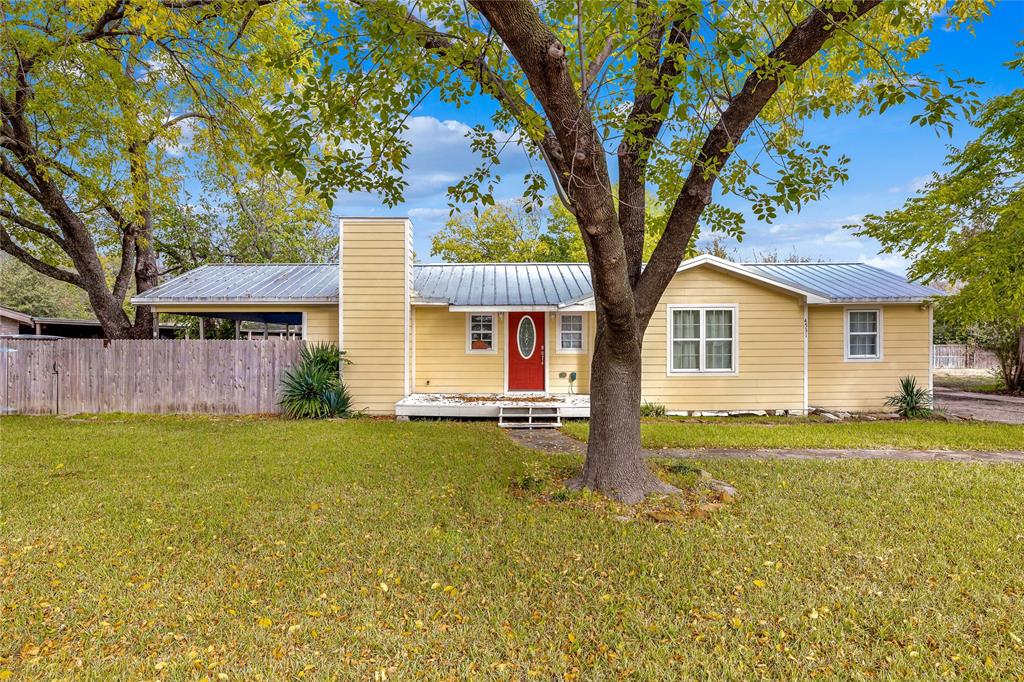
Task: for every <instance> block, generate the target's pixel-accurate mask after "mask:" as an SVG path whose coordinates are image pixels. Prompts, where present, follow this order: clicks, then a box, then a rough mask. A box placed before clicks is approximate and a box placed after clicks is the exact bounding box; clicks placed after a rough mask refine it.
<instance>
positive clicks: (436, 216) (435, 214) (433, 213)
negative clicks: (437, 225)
mask: <svg viewBox="0 0 1024 682" xmlns="http://www.w3.org/2000/svg"><path fill="white" fill-rule="evenodd" d="M450 210H451V209H449V208H448V207H447V206H445V207H444V208H428V207H420V208H412V209H409V217H410V218H414V219H415V218H421V219H423V220H425V221H426V220H431V221H432V220H446V219H447V218H448V213H449V212H450Z"/></svg>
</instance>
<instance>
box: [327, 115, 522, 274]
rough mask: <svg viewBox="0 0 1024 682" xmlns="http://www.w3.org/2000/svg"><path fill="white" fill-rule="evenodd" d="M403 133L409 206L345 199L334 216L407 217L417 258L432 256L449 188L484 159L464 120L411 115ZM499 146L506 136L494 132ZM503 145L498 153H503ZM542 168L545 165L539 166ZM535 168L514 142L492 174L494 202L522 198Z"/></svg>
mask: <svg viewBox="0 0 1024 682" xmlns="http://www.w3.org/2000/svg"><path fill="white" fill-rule="evenodd" d="M407 125H408V130H407V131H406V133H405V134H404V137H405V139H407V140H408V141H409V143H410V151H409V156H408V158H407V159H406V166H407V167H406V170H405V172H404V174H403V177H404V179H405V181H406V183H408V186H407V187H406V190H405V197H404V199H405V201H404V202H403V203H402V204H400V205H398V206H395V207H393V208H391V207H387V206H383V205H382V204H381V202H380V198H379V197H377V196H375V195H371V194H368V193H364V192H360V193H357V194H341V195H339V196H338V197H336V200H335V212H336V213H339V214H342V215H408V216H409V217H410V218H412V219H413V222H414V224H415V229H414V240H415V248H416V252H417V254H419V256H420V257H421V258H425V257H427V256H428V255H429V254H430V237H431V236H432V235H433V234H434V233H435V232H437V231H438V230H439V229H441V228H442V227H443V226H444V223H445V222H446V221H447V219H448V213H449V208H448V201H449V198H448V187H450V186H451V185H453V184H455V183H456V182H458V181H459V180H461V179H462V178H463V177H465V176H466V175H467V174H468V173H471V172H472V171H473V170H475V169H476V168H477V167H478V166H479V165H480V162H481V160H480V157H479V156H478V155H477V154H476V153H475V152H474V151H473V150H472V149H471V148H470V140H469V138H468V137H467V135H468V134H469V133H470V132H471V131H472V127H471V126H470V125H468V124H466V123H464V122H462V121H457V120H451V119H439V118H436V117H434V116H412V117H410V118H409V120H408V121H407ZM495 137H496V138H497V139H498V140H499V142H505V141H506V140H508V136H507V135H506V134H505V133H495ZM500 146H501V145H500V144H499V148H500ZM541 168H542V166H541ZM530 169H531V166H530V163H529V160H528V159H527V156H526V153H525V152H524V151H523V149H522V148H521V147H520V146H519V145H518V144H516V143H515V141H514V140H513V141H511V142H510V143H509V144H507V145H506V146H505V148H504V150H503V151H502V153H501V164H500V165H499V166H497V167H496V168H494V169H493V170H494V172H495V174H497V175H500V176H501V181H500V182H498V183H496V185H495V188H494V194H495V198H496V199H497V198H499V197H505V196H508V197H519V196H521V195H522V177H523V175H524V174H525V173H526V172H528V171H529V170H530Z"/></svg>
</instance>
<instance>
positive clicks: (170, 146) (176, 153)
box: [162, 116, 196, 158]
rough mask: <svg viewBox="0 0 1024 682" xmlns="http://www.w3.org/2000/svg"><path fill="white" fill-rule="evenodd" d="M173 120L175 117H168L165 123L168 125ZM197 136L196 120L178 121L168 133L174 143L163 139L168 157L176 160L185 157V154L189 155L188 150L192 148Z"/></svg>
mask: <svg viewBox="0 0 1024 682" xmlns="http://www.w3.org/2000/svg"><path fill="white" fill-rule="evenodd" d="M172 118H174V117H173V116H168V117H167V118H166V119H164V122H165V123H166V122H167V121H169V120H171V119H172ZM195 135H196V119H194V118H186V119H182V120H180V121H178V122H177V123H175V124H174V126H173V127H172V129H171V130H170V132H169V133H168V136H170V137H172V138H174V141H173V142H171V141H169V140H167V139H162V143H163V147H164V151H165V152H167V154H168V155H170V156H173V157H176V158H181V157H182V156H185V154H187V153H188V148H189V147H190V146H192V141H193V140H194V139H195ZM175 136H176V137H175Z"/></svg>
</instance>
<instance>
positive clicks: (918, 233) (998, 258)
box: [858, 62, 1024, 390]
mask: <svg viewBox="0 0 1024 682" xmlns="http://www.w3.org/2000/svg"><path fill="white" fill-rule="evenodd" d="M1017 65H1018V66H1019V65H1020V62H1018V63H1017ZM974 123H975V125H976V126H977V128H978V131H979V135H978V137H977V138H976V139H974V140H972V141H971V142H969V143H967V144H966V145H964V146H963V147H962V148H959V149H953V150H952V151H951V152H950V153H949V155H948V156H947V157H946V170H944V171H943V172H940V173H935V174H933V175H932V177H931V179H930V180H929V181H928V183H927V184H926V185H925V187H924V188H923V189H922V190H921V191H919V192H918V193H917V195H916V196H914V197H912V198H911V199H909V200H908V201H907V202H906V204H904V205H903V206H902V207H900V208H898V209H896V210H893V211H889V212H888V213H885V214H884V215H881V216H879V215H868V216H866V217H865V218H864V221H863V224H862V225H861V226H860V228H859V231H858V234H861V235H867V236H871V237H874V238H875V239H877V240H879V242H881V244H882V247H883V249H884V251H885V252H887V253H898V254H901V255H903V256H905V257H907V258H909V259H910V260H911V265H910V269H909V275H910V276H911V277H914V278H918V279H921V280H923V281H925V282H936V281H937V282H948V283H949V284H951V285H952V288H953V293H952V295H951V296H949V297H947V298H944V299H943V300H942V301H941V304H940V306H939V312H940V314H941V316H942V319H943V321H944V322H945V323H946V325H948V326H953V327H958V328H960V329H972V328H973V329H974V330H975V333H976V334H978V335H980V336H981V338H982V339H983V340H984V341H985V343H986V345H989V346H990V347H992V348H993V349H994V350H996V351H997V352H1000V354H1001V356H1005V357H1006V362H1004V379H1005V380H1006V383H1007V385H1008V387H1009V388H1011V389H1017V390H1021V389H1024V248H1022V245H1024V89H1019V90H1016V91H1014V92H1012V93H1010V94H1008V95H1003V96H999V97H994V98H992V99H991V100H989V101H988V102H987V103H986V104H985V106H984V107H983V108H982V109H981V111H980V113H979V115H978V116H977V118H976V119H975V120H974Z"/></svg>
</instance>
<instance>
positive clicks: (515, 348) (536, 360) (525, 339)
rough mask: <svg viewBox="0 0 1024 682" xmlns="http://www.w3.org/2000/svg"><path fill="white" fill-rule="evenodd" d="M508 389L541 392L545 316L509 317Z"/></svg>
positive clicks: (542, 383)
mask: <svg viewBox="0 0 1024 682" xmlns="http://www.w3.org/2000/svg"><path fill="white" fill-rule="evenodd" d="M508 390H510V391H543V390H544V313H509V314H508Z"/></svg>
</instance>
